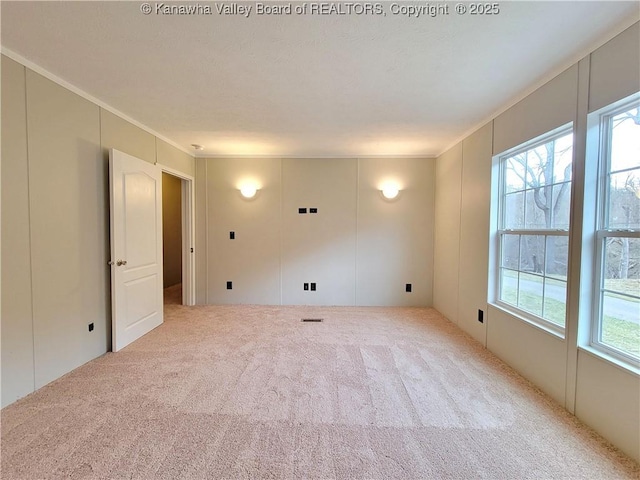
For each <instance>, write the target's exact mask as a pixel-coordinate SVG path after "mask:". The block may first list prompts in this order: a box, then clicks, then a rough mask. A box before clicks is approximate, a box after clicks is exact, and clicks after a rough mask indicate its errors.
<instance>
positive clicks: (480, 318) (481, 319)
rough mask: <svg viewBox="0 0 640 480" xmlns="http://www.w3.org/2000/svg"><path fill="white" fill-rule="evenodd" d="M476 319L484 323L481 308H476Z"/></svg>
mask: <svg viewBox="0 0 640 480" xmlns="http://www.w3.org/2000/svg"><path fill="white" fill-rule="evenodd" d="M478 321H479V322H480V323H484V312H483V311H482V310H478Z"/></svg>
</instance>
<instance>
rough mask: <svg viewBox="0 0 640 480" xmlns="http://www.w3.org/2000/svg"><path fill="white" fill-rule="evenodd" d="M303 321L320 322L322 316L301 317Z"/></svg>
mask: <svg viewBox="0 0 640 480" xmlns="http://www.w3.org/2000/svg"><path fill="white" fill-rule="evenodd" d="M302 321H303V322H321V321H322V318H303V319H302Z"/></svg>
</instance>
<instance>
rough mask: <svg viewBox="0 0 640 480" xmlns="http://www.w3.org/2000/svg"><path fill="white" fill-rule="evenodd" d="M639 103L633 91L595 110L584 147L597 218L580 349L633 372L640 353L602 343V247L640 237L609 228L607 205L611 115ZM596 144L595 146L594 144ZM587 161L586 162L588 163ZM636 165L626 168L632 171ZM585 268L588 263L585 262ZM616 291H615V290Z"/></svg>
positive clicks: (639, 365)
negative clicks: (594, 174)
mask: <svg viewBox="0 0 640 480" xmlns="http://www.w3.org/2000/svg"><path fill="white" fill-rule="evenodd" d="M639 103H640V92H638V93H636V94H633V95H631V96H629V97H627V98H624V99H621V100H619V101H617V102H613V103H611V104H609V105H607V106H605V107H603V108H601V109H599V110H596V111H594V112H592V113H590V114H589V116H588V126H589V128H588V133H587V135H588V136H593V137H595V136H596V135H597V142H593V143H590V142H587V144H588V145H592V147H591V149H590V150H587V159H589V158H591V159H592V160H591V162H590V164H591V165H592V166H593V163H596V162H597V165H596V172H597V178H596V181H597V186H596V192H595V199H594V201H595V209H596V218H595V219H594V223H593V228H592V232H593V233H592V238H593V244H594V246H593V251H594V253H595V254H594V258H593V264H592V265H589V266H588V267H589V268H591V269H592V272H593V280H594V281H593V282H592V287H591V311H590V312H589V317H590V318H589V319H588V320H589V321H588V322H585V323H587V324H588V328H589V335H588V343H587V345H584V346H583V348H584V349H586V350H588V351H590V352H592V353H594V354H595V355H598V356H600V357H602V358H605V359H607V360H609V361H613V362H614V363H616V364H620V365H622V366H623V367H625V368H627V369H630V370H632V371H635V372H638V370H639V369H640V356H638V357H636V356H634V355H630V354H628V353H627V352H624V351H622V350H620V349H617V348H615V347H614V346H611V345H608V344H606V343H604V342H602V340H601V338H602V324H603V316H604V315H603V303H604V302H603V300H602V296H603V292H604V291H605V288H604V275H603V272H604V262H605V257H604V246H605V243H606V240H605V239H606V238H610V237H620V238H630V239H631V238H636V239H640V229H639V228H634V229H622V228H608V220H609V219H608V215H609V214H610V212H609V209H608V208H607V205H608V202H609V197H610V180H609V177H610V165H611V142H612V130H613V129H612V127H611V122H612V119H613V117H615V116H616V115H618V114H620V113H622V112H625V111H627V110H629V109H631V108H633V107H635V106H638V105H639ZM594 144H595V145H594ZM588 163H589V162H588ZM632 169H635V168H629V169H628V170H632ZM628 170H625V169H623V170H620V171H618V170H616V173H619V172H624V171H628ZM584 267H587V265H584ZM614 293H616V292H614Z"/></svg>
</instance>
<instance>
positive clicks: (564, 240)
mask: <svg viewBox="0 0 640 480" xmlns="http://www.w3.org/2000/svg"><path fill="white" fill-rule="evenodd" d="M545 256H546V261H547V265H546V274H547V275H549V276H550V277H554V278H557V279H561V280H566V279H567V268H568V265H569V237H568V236H562V237H555V236H550V237H547V250H546V252H545Z"/></svg>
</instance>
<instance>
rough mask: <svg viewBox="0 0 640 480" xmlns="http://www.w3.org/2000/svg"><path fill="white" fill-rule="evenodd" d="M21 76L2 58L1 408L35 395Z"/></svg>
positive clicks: (19, 68)
mask: <svg viewBox="0 0 640 480" xmlns="http://www.w3.org/2000/svg"><path fill="white" fill-rule="evenodd" d="M25 75H26V70H25V68H24V67H23V66H22V65H20V64H18V63H16V62H14V61H13V60H10V59H8V58H6V57H4V56H3V57H2V405H3V406H4V405H7V404H9V403H11V402H13V401H15V400H16V399H18V398H20V397H23V396H25V395H27V394H28V393H30V392H33V390H34V389H35V378H34V360H33V312H32V308H31V231H30V221H29V164H28V161H27V106H26V103H25V81H26V80H25ZM6 319H11V321H6Z"/></svg>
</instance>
